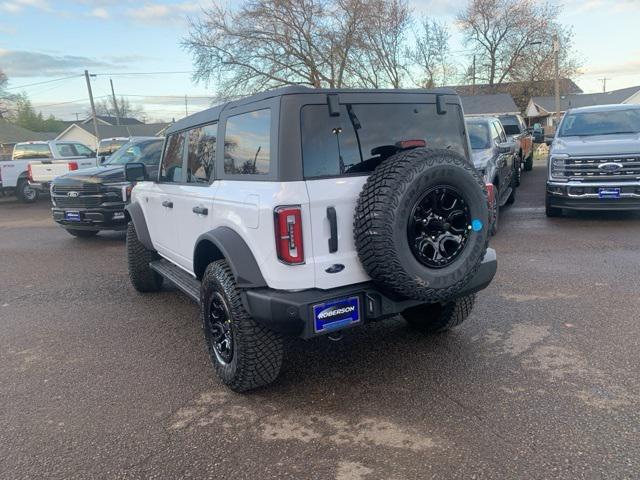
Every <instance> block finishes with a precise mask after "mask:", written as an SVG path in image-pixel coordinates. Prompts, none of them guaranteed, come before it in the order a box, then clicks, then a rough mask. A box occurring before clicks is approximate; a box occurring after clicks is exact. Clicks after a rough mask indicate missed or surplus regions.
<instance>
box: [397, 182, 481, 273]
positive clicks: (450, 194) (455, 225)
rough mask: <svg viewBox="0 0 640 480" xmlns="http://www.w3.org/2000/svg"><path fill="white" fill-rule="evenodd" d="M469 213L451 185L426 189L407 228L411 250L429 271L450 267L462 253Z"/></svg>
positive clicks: (468, 229)
mask: <svg viewBox="0 0 640 480" xmlns="http://www.w3.org/2000/svg"><path fill="white" fill-rule="evenodd" d="M471 229H472V226H471V212H470V211H469V206H468V204H467V202H466V200H465V198H464V197H463V196H462V195H461V193H460V192H459V191H458V190H457V189H455V188H454V187H452V186H447V185H438V186H436V187H433V188H431V189H429V190H428V191H427V192H426V193H425V194H424V195H423V196H422V197H421V198H420V199H419V200H418V201H417V202H416V204H415V206H414V207H413V210H412V212H411V215H410V216H409V222H408V226H407V236H408V240H409V245H410V247H411V251H412V252H413V255H414V256H415V257H416V259H417V260H418V261H419V262H420V263H422V264H423V265H425V266H427V267H429V268H437V269H439V268H444V267H447V266H449V265H451V264H452V263H453V262H454V261H455V259H456V258H457V257H458V256H459V255H460V253H462V251H463V250H464V248H465V246H466V245H467V240H468V239H469V235H470V232H471Z"/></svg>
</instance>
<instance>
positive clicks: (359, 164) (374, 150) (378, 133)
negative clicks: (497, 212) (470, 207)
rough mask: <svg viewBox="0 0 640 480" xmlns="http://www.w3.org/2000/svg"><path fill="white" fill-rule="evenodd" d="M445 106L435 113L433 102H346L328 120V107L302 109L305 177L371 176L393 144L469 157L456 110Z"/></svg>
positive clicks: (457, 108)
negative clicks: (417, 143) (421, 144)
mask: <svg viewBox="0 0 640 480" xmlns="http://www.w3.org/2000/svg"><path fill="white" fill-rule="evenodd" d="M447 107H448V112H447V113H446V114H445V115H438V113H437V111H436V105H435V104H427V103H424V104H350V105H341V106H340V116H337V117H331V116H329V107H328V106H327V105H306V106H304V107H303V108H302V112H301V120H302V158H303V168H304V176H305V178H314V177H327V176H339V175H350V174H352V175H361V174H363V173H368V172H371V171H373V170H374V169H375V167H376V166H377V165H378V164H379V163H380V162H381V161H382V160H384V159H385V158H387V157H389V156H390V155H393V154H394V153H396V152H397V151H398V147H397V145H398V142H404V141H409V140H418V141H423V142H424V143H425V144H426V146H427V147H436V148H446V149H450V150H453V151H455V152H457V153H459V154H461V155H463V156H464V157H465V158H468V155H467V140H466V134H465V131H464V121H463V117H462V113H461V111H460V107H459V106H455V105H448V106H447Z"/></svg>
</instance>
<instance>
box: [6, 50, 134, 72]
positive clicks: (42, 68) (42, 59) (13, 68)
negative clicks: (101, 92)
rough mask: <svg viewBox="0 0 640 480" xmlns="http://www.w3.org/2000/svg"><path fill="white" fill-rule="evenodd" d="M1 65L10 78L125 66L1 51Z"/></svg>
mask: <svg viewBox="0 0 640 480" xmlns="http://www.w3.org/2000/svg"><path fill="white" fill-rule="evenodd" d="M0 64H1V65H2V68H3V70H4V72H5V73H6V74H7V76H9V77H50V76H61V75H69V74H74V73H78V74H80V73H82V71H83V70H84V69H85V68H109V69H120V68H123V67H124V66H125V65H123V64H122V63H113V62H108V61H103V60H97V59H94V58H89V57H81V56H77V55H50V54H47V53H41V52H28V51H21V50H2V49H0Z"/></svg>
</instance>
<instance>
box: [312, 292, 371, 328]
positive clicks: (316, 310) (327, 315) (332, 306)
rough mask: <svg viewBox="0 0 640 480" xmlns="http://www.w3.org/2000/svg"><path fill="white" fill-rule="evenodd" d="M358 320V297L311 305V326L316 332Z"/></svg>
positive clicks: (349, 324)
mask: <svg viewBox="0 0 640 480" xmlns="http://www.w3.org/2000/svg"><path fill="white" fill-rule="evenodd" d="M358 322H360V299H359V298H358V297H349V298H341V299H338V300H331V301H329V302H325V303H319V304H317V305H314V306H313V327H314V329H315V331H316V333H321V332H326V331H329V330H336V329H338V328H345V327H349V326H351V325H353V324H355V323H358Z"/></svg>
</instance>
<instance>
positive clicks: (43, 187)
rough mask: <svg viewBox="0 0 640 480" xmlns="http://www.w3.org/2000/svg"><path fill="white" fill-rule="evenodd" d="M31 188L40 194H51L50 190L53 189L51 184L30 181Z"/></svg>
mask: <svg viewBox="0 0 640 480" xmlns="http://www.w3.org/2000/svg"><path fill="white" fill-rule="evenodd" d="M29 186H30V187H31V188H33V189H34V190H38V191H39V192H47V193H48V192H49V188H50V187H51V182H32V181H29Z"/></svg>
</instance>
